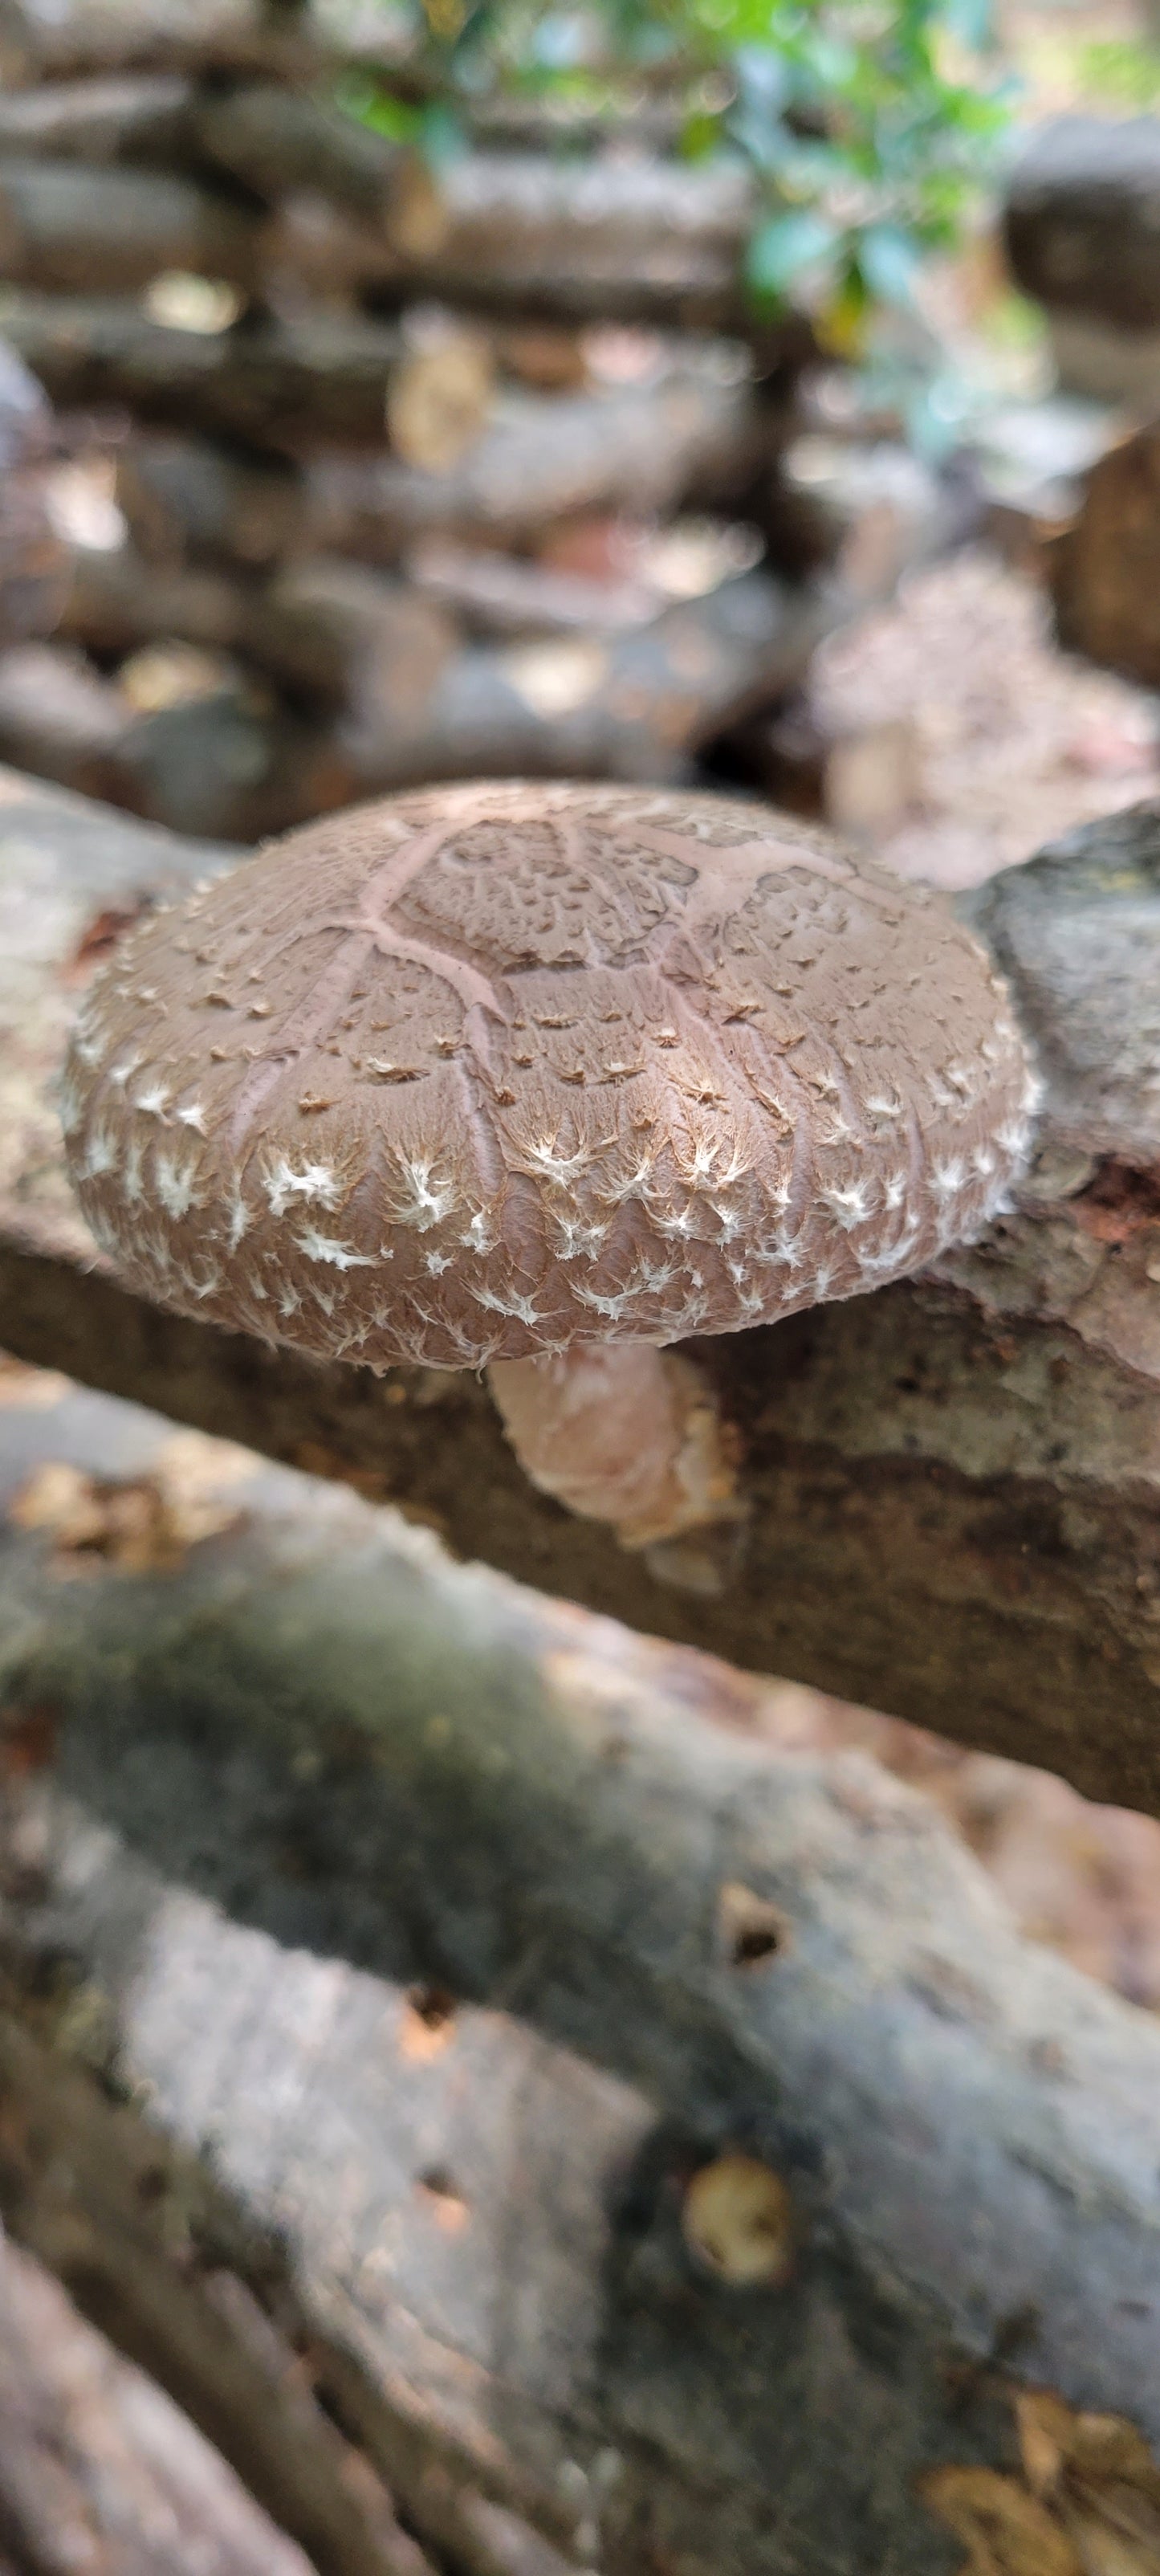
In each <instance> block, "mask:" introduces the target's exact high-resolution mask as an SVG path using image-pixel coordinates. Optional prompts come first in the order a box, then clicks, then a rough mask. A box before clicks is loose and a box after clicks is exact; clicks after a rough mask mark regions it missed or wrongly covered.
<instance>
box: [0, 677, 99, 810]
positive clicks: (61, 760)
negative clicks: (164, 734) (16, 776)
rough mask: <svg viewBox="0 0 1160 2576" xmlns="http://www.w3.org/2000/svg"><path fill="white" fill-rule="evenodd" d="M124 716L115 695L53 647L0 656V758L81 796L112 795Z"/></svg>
mask: <svg viewBox="0 0 1160 2576" xmlns="http://www.w3.org/2000/svg"><path fill="white" fill-rule="evenodd" d="M128 721H129V710H128V708H127V706H126V704H125V701H124V699H123V698H122V697H121V695H120V692H119V691H118V690H117V689H116V688H115V687H113V686H112V684H111V683H110V682H109V681H107V680H103V679H101V677H100V675H99V673H97V672H96V671H94V670H93V669H92V667H91V665H90V666H88V667H86V665H85V663H84V662H83V660H82V659H81V658H80V657H79V656H78V655H75V654H72V653H68V652H65V651H62V650H60V649H59V648H58V647H55V646H53V645H51V644H15V645H13V646H11V648H10V649H9V651H8V652H6V653H0V758H2V759H5V760H11V761H16V762H19V763H20V765H21V767H22V768H25V769H31V770H34V771H35V773H36V775H37V776H38V777H39V778H48V779H52V780H53V781H54V782H55V783H56V784H57V785H58V786H61V787H72V788H75V789H76V790H77V791H78V792H79V793H80V794H81V795H87V796H100V797H107V796H112V795H115V794H116V791H117V784H118V780H117V769H116V756H117V753H118V751H119V749H120V746H121V743H122V742H123V740H124V737H125V732H126V728H127V725H128Z"/></svg>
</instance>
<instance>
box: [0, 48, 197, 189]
mask: <svg viewBox="0 0 1160 2576" xmlns="http://www.w3.org/2000/svg"><path fill="white" fill-rule="evenodd" d="M193 96H194V92H193V85H192V83H191V82H190V81H188V80H186V79H184V78H183V77H182V75H181V73H180V72H152V73H150V72H142V73H138V74H136V75H130V76H128V77H119V76H117V75H115V74H110V75H109V76H107V77H106V78H104V79H98V80H78V81H52V82H48V83H45V84H44V86H43V87H38V88H36V89H27V90H15V91H12V92H10V93H8V94H7V95H5V94H3V93H0V152H2V153H4V154H5V155H7V154H11V153H36V154H39V155H41V156H43V157H45V158H47V159H48V160H50V161H84V162H86V163H89V164H104V163H108V162H119V161H128V162H142V163H144V164H146V165H148V164H149V163H153V164H154V165H155V166H159V167H160V168H162V169H165V170H168V169H172V168H174V167H175V166H180V165H181V164H183V163H184V162H185V161H186V160H187V158H188V155H189V149H190V143H191V134H190V108H191V103H192V100H193Z"/></svg>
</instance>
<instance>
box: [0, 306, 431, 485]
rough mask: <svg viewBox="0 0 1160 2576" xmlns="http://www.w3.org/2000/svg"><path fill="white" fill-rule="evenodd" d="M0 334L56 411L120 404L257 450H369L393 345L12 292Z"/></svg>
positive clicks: (305, 326) (348, 330)
mask: <svg viewBox="0 0 1160 2576" xmlns="http://www.w3.org/2000/svg"><path fill="white" fill-rule="evenodd" d="M3 322H4V329H5V332H6V334H7V336H8V338H9V339H10V340H11V342H12V345H13V347H14V348H15V349H16V350H17V351H18V352H19V354H20V356H21V357H22V358H23V359H24V360H25V362H26V364H27V365H28V366H30V367H31V369H32V371H33V374H34V375H36V376H39V378H40V381H41V383H42V384H43V385H44V386H45V387H46V389H47V391H48V392H49V393H50V394H51V395H52V397H53V399H54V400H56V401H57V402H61V403H68V404H70V405H74V406H78V407H79V406H89V405H94V406H95V405H100V404H105V403H118V404H124V405H125V406H126V407H127V408H128V409H129V410H130V411H132V412H134V413H138V414H140V416H141V417H142V418H143V419H146V420H172V421H177V422H179V423H181V424H182V425H188V424H189V423H190V422H191V421H193V422H196V423H197V424H198V425H199V426H201V427H203V428H207V429H210V430H217V431H222V432H224V433H225V434H226V435H227V436H233V437H237V438H240V439H243V440H247V441H252V442H253V443H254V444H255V445H257V446H259V447H271V448H274V449H275V450H278V451H283V450H285V449H287V448H289V449H290V450H291V451H293V449H294V448H295V447H296V446H297V445H298V444H299V443H301V442H302V441H303V440H305V441H307V442H309V441H311V440H314V439H317V440H322V441H325V440H338V441H347V440H350V441H355V442H360V441H361V442H363V443H364V444H366V443H368V442H369V443H372V444H373V443H375V442H379V441H381V439H382V437H383V433H384V426H385V420H386V402H387V391H388V387H389V385H390V381H391V371H392V368H393V366H394V364H395V361H396V359H397V357H398V355H399V350H400V341H399V334H398V332H397V331H396V330H394V329H392V328H391V327H390V326H389V325H388V324H386V323H382V322H368V321H361V320H357V319H354V318H348V317H346V316H344V315H333V314H322V313H319V314H316V315H314V316H312V317H310V318H308V319H305V320H303V319H298V320H295V321H293V322H290V321H287V322H283V323H276V322H269V323H267V322H254V323H246V322H242V323H240V324H238V325H237V326H236V327H233V328H231V329H228V330H221V331H212V332H201V331H185V330H177V329H174V328H173V327H171V326H168V325H166V324H164V323H161V322H154V321H152V320H151V319H150V318H149V316H148V314H146V313H143V312H142V310H141V308H140V306H139V305H137V304H135V303H132V302H129V301H128V300H122V299H120V298H117V297H113V296H109V297H104V298H100V297H92V298H87V297H86V298H76V299H73V298H70V297H67V296H45V295H37V294H34V293H33V292H31V290H26V291H23V292H14V293H13V294H12V295H11V296H10V297H9V298H8V299H7V300H6V302H5V305H4V311H3Z"/></svg>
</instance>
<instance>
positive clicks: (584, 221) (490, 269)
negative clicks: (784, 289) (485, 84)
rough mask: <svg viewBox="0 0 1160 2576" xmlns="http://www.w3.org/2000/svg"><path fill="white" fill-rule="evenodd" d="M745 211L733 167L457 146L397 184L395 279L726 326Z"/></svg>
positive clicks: (510, 301)
mask: <svg viewBox="0 0 1160 2576" xmlns="http://www.w3.org/2000/svg"><path fill="white" fill-rule="evenodd" d="M752 220H753V192H752V185H751V182H750V179H749V175H748V173H747V172H746V171H744V170H743V169H741V168H740V167H737V168H734V167H731V166H728V165H723V166H722V167H720V168H718V167H716V166H710V165H708V164H706V165H705V166H704V167H697V166H696V165H689V164H682V163H680V162H677V161H671V162H664V161H654V160H631V159H625V160H623V161H617V160H611V159H610V160H602V159H599V158H592V157H591V156H580V155H577V156H575V157H564V156H555V157H553V156H550V155H548V154H546V153H545V154H544V155H542V156H540V155H537V154H535V153H528V154H519V153H513V152H475V153H465V154H462V155H460V157H459V158H458V159H456V160H454V161H450V162H449V163H448V165H447V167H446V169H445V170H444V171H443V172H442V173H441V174H440V177H439V179H438V181H437V182H436V183H434V184H433V183H432V181H431V179H430V177H429V176H428V174H427V172H426V171H420V170H418V169H415V170H414V171H413V173H412V177H411V182H410V188H409V189H408V188H407V187H406V186H405V185H401V186H400V187H399V188H398V190H397V191H396V197H395V204H394V207H393V210H392V219H391V223H390V227H389V238H390V242H391V246H392V248H393V250H394V252H395V274H394V281H393V282H394V284H395V286H396V287H397V288H398V289H399V290H401V291H402V290H406V291H411V292H419V293H423V294H428V295H430V294H434V295H439V296H442V297H444V298H445V299H446V300H447V302H448V303H452V304H462V305H467V306H471V305H474V306H476V307H479V306H483V307H485V308H486V309H488V310H496V309H499V310H502V309H504V308H507V309H509V310H517V311H520V310H522V311H527V312H543V313H546V314H549V315H551V316H559V315H561V314H565V315H567V314H570V315H574V316H577V317H583V318H585V319H595V320H599V321H605V320H607V319H609V318H616V319H618V320H623V321H656V320H658V319H660V320H667V321H682V322H684V323H686V324H690V325H701V326H707V327H709V328H718V329H719V328H722V327H725V328H728V327H730V325H731V324H735V323H736V322H737V321H738V319H739V317H740V315H741V313H742V309H743V298H742V293H741V289H740V281H739V275H738V271H739V264H740V259H741V254H742V251H743V249H744V246H745V243H746V240H747V239H748V235H749V230H750V227H751V224H752Z"/></svg>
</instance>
